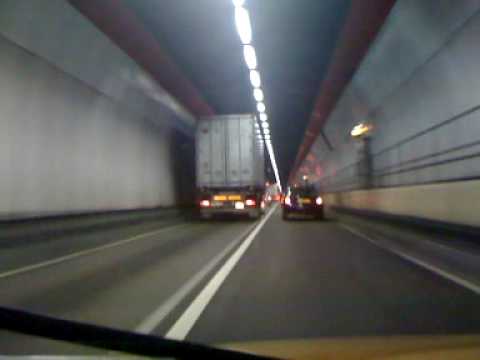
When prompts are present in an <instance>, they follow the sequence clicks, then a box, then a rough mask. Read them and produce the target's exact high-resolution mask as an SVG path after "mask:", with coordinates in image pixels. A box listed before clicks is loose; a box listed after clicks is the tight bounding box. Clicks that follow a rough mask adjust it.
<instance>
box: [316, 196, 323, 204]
mask: <svg viewBox="0 0 480 360" xmlns="http://www.w3.org/2000/svg"><path fill="white" fill-rule="evenodd" d="M315 204H317V205H322V204H323V199H322V197H321V196H319V197H317V198H316V199H315Z"/></svg>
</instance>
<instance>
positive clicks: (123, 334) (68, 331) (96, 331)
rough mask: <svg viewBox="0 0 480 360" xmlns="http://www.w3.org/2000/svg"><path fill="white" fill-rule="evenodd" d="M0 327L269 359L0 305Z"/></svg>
mask: <svg viewBox="0 0 480 360" xmlns="http://www.w3.org/2000/svg"><path fill="white" fill-rule="evenodd" d="M0 329H4V330H9V331H13V332H17V333H22V334H25V335H33V336H39V337H42V338H46V339H52V340H61V341H67V342H70V343H74V344H79V345H86V346H89V347H95V348H99V349H105V350H113V351H118V352H123V353H130V354H136V355H144V356H149V357H174V358H180V359H191V358H204V359H232V360H236V359H238V360H242V359H245V360H249V359H252V360H254V359H272V358H270V357H264V356H258V355H253V354H247V353H241V352H236V351H232V350H225V349H218V348H214V347H209V346H205V345H199V344H193V343H189V342H186V341H177V340H170V339H164V338H161V337H158V336H152V335H143V334H137V333H132V332H128V331H123V330H115V329H110V328H107V327H103V326H98V325H91V324H84V323H80V322H76V321H70V320H63V319H57V318H54V317H50V316H45V315H38V314H34V313H30V312H27V311H24V310H17V309H10V308H6V307H1V306H0Z"/></svg>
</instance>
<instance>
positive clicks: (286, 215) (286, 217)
mask: <svg viewBox="0 0 480 360" xmlns="http://www.w3.org/2000/svg"><path fill="white" fill-rule="evenodd" d="M282 219H283V220H288V211H285V210H283V211H282Z"/></svg>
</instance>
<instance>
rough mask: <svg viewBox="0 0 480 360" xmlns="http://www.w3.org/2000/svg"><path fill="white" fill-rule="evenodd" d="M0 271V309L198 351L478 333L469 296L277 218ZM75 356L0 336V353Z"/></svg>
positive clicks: (179, 232) (53, 251)
mask: <svg viewBox="0 0 480 360" xmlns="http://www.w3.org/2000/svg"><path fill="white" fill-rule="evenodd" d="M92 237H93V238H95V240H92ZM87 238H88V239H87ZM86 239H87V240H86ZM0 264H2V265H1V270H0V303H1V305H5V306H12V307H16V308H21V309H27V310H30V311H35V312H39V313H42V314H49V315H53V316H58V317H62V318H66V319H73V320H78V321H84V322H89V323H94V324H100V325H106V326H111V327H115V328H120V329H126V330H132V331H139V332H143V333H152V334H157V335H166V334H168V335H169V336H170V337H172V338H177V339H183V338H186V339H188V340H192V341H198V342H201V343H212V344H217V343H224V342H234V341H250V340H266V339H296V338H315V337H329V336H356V335H392V334H447V333H452V334H453V333H455V334H460V333H480V311H479V310H478V309H479V305H480V296H479V295H477V294H475V293H474V292H472V291H470V290H468V289H465V288H463V287H461V286H459V285H456V284H454V283H453V282H451V281H449V280H446V279H444V278H442V277H441V276H439V275H437V274H435V273H432V272H429V271H428V270H425V269H423V268H421V267H419V266H417V265H415V264H413V263H410V262H408V261H407V260H404V259H402V258H400V257H398V256H397V255H395V254H393V253H389V252H388V251H386V250H384V249H381V248H379V247H377V246H375V245H374V244H372V243H370V242H368V241H366V240H365V239H364V238H362V237H359V236H356V235H354V234H352V233H351V232H349V231H347V230H346V229H345V228H344V227H342V226H340V224H339V223H337V222H336V221H333V220H326V221H287V222H285V221H282V220H281V216H280V212H279V211H278V209H277V210H276V211H274V212H272V213H271V214H268V215H267V216H265V217H264V218H263V219H262V220H260V221H257V222H251V221H213V222H187V223H181V224H173V225H172V224H170V225H166V226H163V225H162V226H159V227H158V228H155V227H152V226H151V225H149V227H148V229H147V228H142V227H141V226H137V227H135V228H131V229H129V230H128V231H127V230H125V231H124V232H123V234H122V233H121V232H119V231H116V232H115V231H114V232H112V231H110V232H107V231H105V230H102V231H99V232H98V233H95V234H93V235H92V234H89V235H88V236H87V235H86V236H85V237H82V235H81V234H78V235H76V236H75V237H72V238H71V239H70V240H68V239H67V240H66V239H62V241H50V242H47V243H42V244H38V243H35V244H33V243H32V244H22V245H21V246H8V247H5V248H3V249H2V250H1V251H0ZM86 351H87V350H86V349H85V348H81V347H72V346H70V345H67V344H59V343H56V342H50V341H44V340H40V339H34V338H29V337H25V336H19V335H16V334H11V333H6V332H0V353H3V354H46V353H84V352H86Z"/></svg>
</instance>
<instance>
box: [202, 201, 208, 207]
mask: <svg viewBox="0 0 480 360" xmlns="http://www.w3.org/2000/svg"><path fill="white" fill-rule="evenodd" d="M209 206H210V200H202V201H200V207H209Z"/></svg>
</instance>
